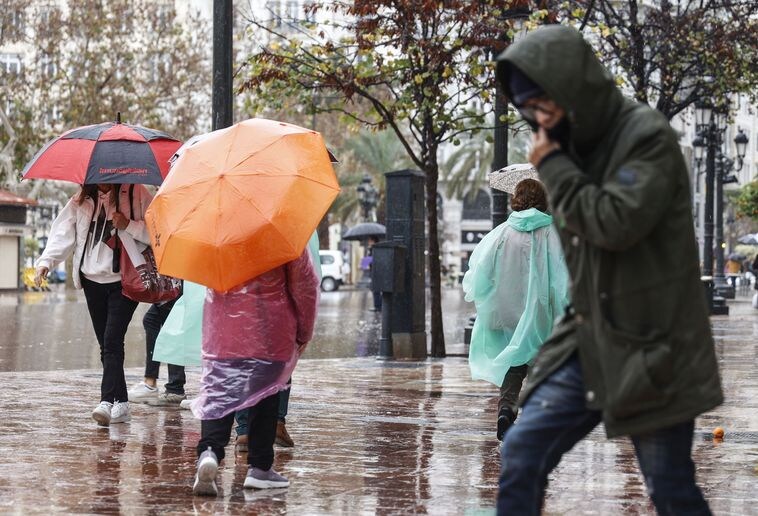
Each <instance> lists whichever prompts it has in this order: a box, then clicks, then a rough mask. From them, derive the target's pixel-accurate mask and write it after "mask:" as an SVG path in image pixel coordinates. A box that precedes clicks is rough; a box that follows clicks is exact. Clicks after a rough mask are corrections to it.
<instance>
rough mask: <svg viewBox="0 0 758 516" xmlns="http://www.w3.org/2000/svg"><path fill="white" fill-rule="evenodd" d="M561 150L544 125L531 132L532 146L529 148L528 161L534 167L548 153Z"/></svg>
mask: <svg viewBox="0 0 758 516" xmlns="http://www.w3.org/2000/svg"><path fill="white" fill-rule="evenodd" d="M559 150H561V146H560V145H559V144H558V143H557V142H554V141H553V140H551V139H550V137H549V136H548V135H547V131H546V130H545V128H544V127H540V129H539V131H537V132H536V133H534V134H532V148H531V149H530V150H529V163H531V164H532V165H533V166H534V167H535V168H536V167H537V166H538V165H539V164H540V163H542V160H543V159H545V158H546V157H547V156H548V155H549V154H550V153H552V152H555V151H559Z"/></svg>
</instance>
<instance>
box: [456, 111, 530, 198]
mask: <svg viewBox="0 0 758 516" xmlns="http://www.w3.org/2000/svg"><path fill="white" fill-rule="evenodd" d="M523 125H524V124H518V125H516V126H515V130H514V131H511V132H510V138H509V141H508V163H510V164H513V163H527V162H528V160H527V152H528V146H529V140H530V137H531V136H530V135H531V133H530V132H528V131H527V130H525V129H526V128H524V127H523ZM494 150H495V147H494V145H493V143H492V138H490V137H489V136H488V135H487V136H485V133H483V132H478V133H475V134H472V135H470V136H469V137H465V138H461V145H460V146H458V147H457V148H456V149H455V150H454V151H453V152H452V153H451V154H450V155H449V156H447V158H445V161H444V164H443V167H442V170H443V175H444V178H445V182H446V188H445V190H446V192H445V193H446V194H447V196H448V197H452V198H462V197H464V196H466V195H474V194H475V193H476V192H477V191H479V189H480V188H482V187H486V186H487V184H488V181H487V179H488V176H489V173H490V172H491V171H492V162H493V159H494V156H495V152H494Z"/></svg>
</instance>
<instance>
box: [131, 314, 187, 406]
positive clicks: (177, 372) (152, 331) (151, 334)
mask: <svg viewBox="0 0 758 516" xmlns="http://www.w3.org/2000/svg"><path fill="white" fill-rule="evenodd" d="M174 303H176V300H174V301H169V302H168V303H164V304H162V305H152V306H151V307H150V308H149V309H148V311H147V312H146V313H145V316H144V317H143V318H142V326H143V327H144V328H145V378H154V379H156V380H157V379H158V373H159V371H160V368H161V363H160V362H154V361H153V351H154V350H155V341H156V339H157V338H158V333H160V331H161V328H162V327H163V323H165V322H166V319H168V315H169V314H170V313H171V309H172V308H173V307H174ZM185 383H187V379H186V377H185V375H184V366H180V365H174V364H168V383H167V384H166V392H168V393H172V394H181V395H183V394H184V384H185Z"/></svg>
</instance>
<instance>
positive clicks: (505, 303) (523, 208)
mask: <svg viewBox="0 0 758 516" xmlns="http://www.w3.org/2000/svg"><path fill="white" fill-rule="evenodd" d="M511 207H512V208H513V210H514V211H513V213H511V215H510V217H508V220H507V221H506V222H504V223H503V224H500V225H499V226H498V227H496V228H495V229H493V230H492V231H490V232H489V233H488V234H487V235H486V236H485V237H484V238H483V239H482V241H481V242H480V243H479V245H477V247H476V249H474V252H473V253H472V255H471V259H470V261H469V270H468V272H466V275H465V276H464V278H463V290H464V292H465V293H466V300H467V301H473V302H474V303H475V304H476V312H477V318H476V322H475V323H474V329H473V332H472V335H471V349H470V352H469V365H470V367H471V376H472V378H474V379H475V380H486V381H488V382H491V383H494V384H495V385H497V386H498V387H500V399H499V403H498V418H497V438H498V439H499V440H502V438H503V434H504V433H505V432H506V430H507V429H508V428H509V427H510V426H511V425H512V424H513V423H514V421H515V420H516V414H517V408H516V403H517V401H518V397H519V393H520V391H521V385H522V384H523V382H524V378H525V377H526V371H527V367H528V364H529V363H530V362H531V361H532V359H533V358H534V356H535V355H536V354H537V351H538V350H539V348H540V346H541V345H542V343H543V342H544V341H545V339H547V337H548V336H549V335H550V332H551V331H552V329H553V321H554V320H555V319H556V318H557V317H558V316H560V315H561V314H562V313H563V311H564V309H565V307H566V305H567V304H568V271H567V269H566V264H565V262H564V260H563V253H562V251H561V244H560V241H559V239H558V235H557V233H556V231H555V230H554V229H553V226H552V222H553V218H552V217H551V216H550V215H548V214H547V213H545V212H546V211H547V197H546V195H545V190H544V188H543V187H542V185H541V184H540V182H539V181H537V180H535V179H524V180H522V181H520V182H519V183H518V184H517V185H516V189H515V192H514V195H513V198H512V200H511Z"/></svg>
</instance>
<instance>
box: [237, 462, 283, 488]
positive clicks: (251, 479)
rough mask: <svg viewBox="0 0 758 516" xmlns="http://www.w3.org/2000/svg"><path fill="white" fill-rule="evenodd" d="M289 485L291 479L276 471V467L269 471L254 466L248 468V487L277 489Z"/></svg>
mask: <svg viewBox="0 0 758 516" xmlns="http://www.w3.org/2000/svg"><path fill="white" fill-rule="evenodd" d="M289 486H290V481H289V480H287V479H286V478H284V477H283V476H281V475H280V474H279V473H277V472H276V471H274V468H271V469H269V470H268V471H263V470H262V469H258V468H253V467H250V468H248V469H247V477H245V488H246V489H276V488H281V487H289Z"/></svg>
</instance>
